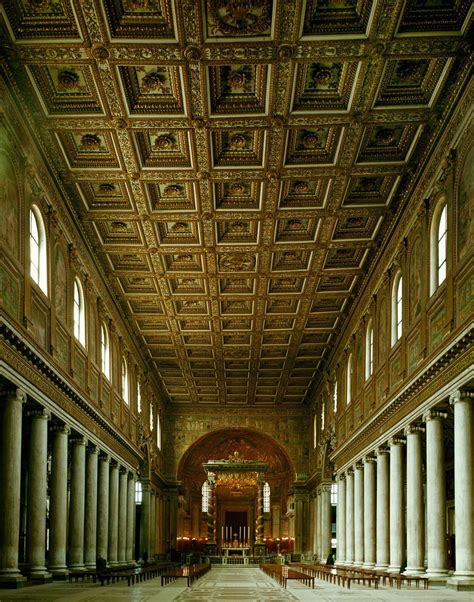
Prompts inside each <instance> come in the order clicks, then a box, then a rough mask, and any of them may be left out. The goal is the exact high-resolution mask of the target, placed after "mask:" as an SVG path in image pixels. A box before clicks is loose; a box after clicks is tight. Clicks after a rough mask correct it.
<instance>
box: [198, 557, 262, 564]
mask: <svg viewBox="0 0 474 602" xmlns="http://www.w3.org/2000/svg"><path fill="white" fill-rule="evenodd" d="M205 558H206V562H209V563H210V564H214V565H221V566H236V565H238V566H249V565H256V566H260V565H261V564H265V563H269V562H271V556H205Z"/></svg>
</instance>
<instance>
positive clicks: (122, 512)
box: [118, 468, 128, 564]
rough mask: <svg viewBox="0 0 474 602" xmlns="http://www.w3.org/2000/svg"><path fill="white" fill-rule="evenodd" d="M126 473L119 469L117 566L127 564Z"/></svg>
mask: <svg viewBox="0 0 474 602" xmlns="http://www.w3.org/2000/svg"><path fill="white" fill-rule="evenodd" d="M127 473H128V471H127V469H126V468H121V469H120V475H119V511H118V524H119V528H118V561H119V564H126V563H127V507H128V504H127V482H128V474H127Z"/></svg>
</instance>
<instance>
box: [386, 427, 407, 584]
mask: <svg viewBox="0 0 474 602" xmlns="http://www.w3.org/2000/svg"><path fill="white" fill-rule="evenodd" d="M404 443H405V441H404V440H403V439H401V438H397V437H394V438H392V439H390V441H389V445H390V511H389V514H390V564H389V567H388V572H389V573H399V572H400V568H401V566H402V563H403V561H404V559H405V520H404V514H405V513H404V503H403V502H404V499H403V498H404V496H403V481H404V475H403V444H404Z"/></svg>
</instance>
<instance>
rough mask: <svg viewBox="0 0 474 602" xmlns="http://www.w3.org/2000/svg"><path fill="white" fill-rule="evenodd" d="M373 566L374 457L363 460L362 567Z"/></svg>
mask: <svg viewBox="0 0 474 602" xmlns="http://www.w3.org/2000/svg"><path fill="white" fill-rule="evenodd" d="M374 566H375V458H373V457H371V456H368V457H366V458H365V460H364V568H367V569H372V568H374Z"/></svg>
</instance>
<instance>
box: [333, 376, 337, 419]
mask: <svg viewBox="0 0 474 602" xmlns="http://www.w3.org/2000/svg"><path fill="white" fill-rule="evenodd" d="M332 403H333V410H334V414H337V380H336V381H334V391H333V394H332Z"/></svg>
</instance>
